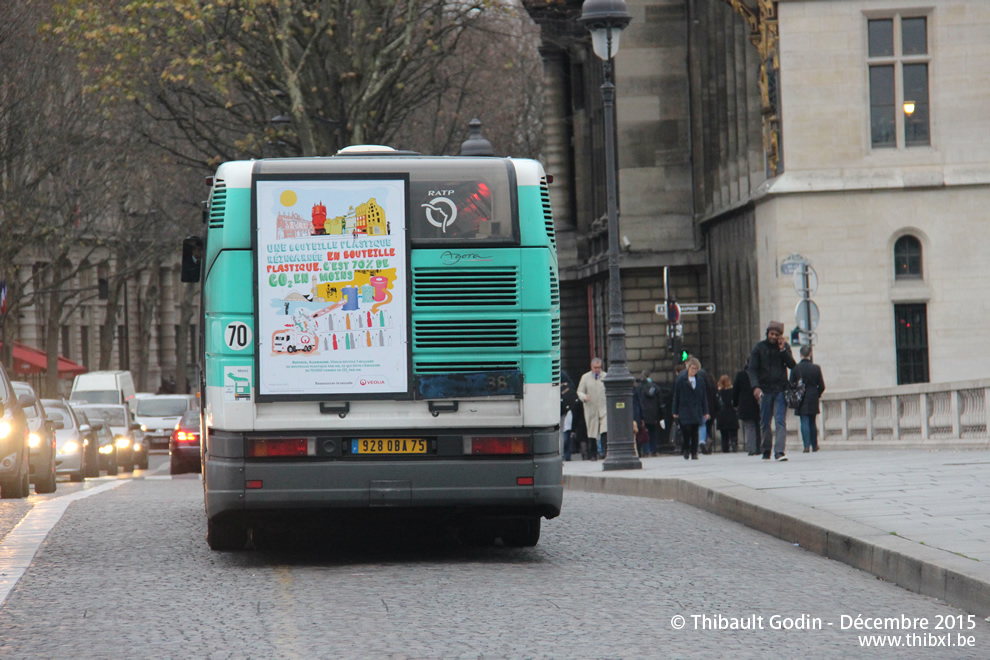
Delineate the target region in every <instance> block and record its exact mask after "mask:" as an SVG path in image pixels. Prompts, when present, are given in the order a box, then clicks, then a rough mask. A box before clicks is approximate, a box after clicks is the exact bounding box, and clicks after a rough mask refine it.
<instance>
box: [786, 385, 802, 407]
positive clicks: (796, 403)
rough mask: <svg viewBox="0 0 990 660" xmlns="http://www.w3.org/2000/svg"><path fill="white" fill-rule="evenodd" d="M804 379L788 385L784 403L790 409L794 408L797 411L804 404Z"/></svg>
mask: <svg viewBox="0 0 990 660" xmlns="http://www.w3.org/2000/svg"><path fill="white" fill-rule="evenodd" d="M804 392H805V386H804V379H803V378H798V379H797V381H796V382H790V381H788V383H787V389H786V390H784V401H785V402H786V403H787V407H788V408H793V409H794V410H797V409H798V408H800V407H801V403H802V402H804Z"/></svg>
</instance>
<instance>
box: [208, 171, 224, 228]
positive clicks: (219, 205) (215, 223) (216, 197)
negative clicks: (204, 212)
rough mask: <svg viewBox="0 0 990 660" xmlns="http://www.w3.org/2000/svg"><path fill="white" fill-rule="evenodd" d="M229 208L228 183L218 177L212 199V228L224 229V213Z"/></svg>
mask: <svg viewBox="0 0 990 660" xmlns="http://www.w3.org/2000/svg"><path fill="white" fill-rule="evenodd" d="M226 209H227V184H226V183H224V182H223V181H222V180H220V179H217V180H216V182H215V183H214V184H213V199H212V200H211V201H210V229H223V215H224V212H225V211H226Z"/></svg>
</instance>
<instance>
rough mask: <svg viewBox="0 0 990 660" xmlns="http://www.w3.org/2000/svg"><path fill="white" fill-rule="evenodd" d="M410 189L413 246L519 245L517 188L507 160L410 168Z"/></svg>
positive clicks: (437, 163) (437, 164)
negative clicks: (510, 176) (516, 211)
mask: <svg viewBox="0 0 990 660" xmlns="http://www.w3.org/2000/svg"><path fill="white" fill-rule="evenodd" d="M409 188H410V218H409V231H410V235H411V238H412V241H413V243H414V244H418V245H429V244H430V243H437V244H446V243H451V242H468V243H472V244H475V243H478V244H482V243H495V244H502V245H506V244H513V243H518V239H519V232H518V229H517V224H518V221H517V218H516V213H515V209H514V207H515V195H514V194H513V193H514V188H513V186H511V185H510V181H509V169H508V167H507V164H506V162H505V161H503V160H501V159H492V160H479V161H478V162H477V163H471V164H470V165H468V166H465V164H464V161H463V160H460V161H457V162H443V161H437V162H431V163H430V167H428V168H422V169H420V168H416V169H413V170H411V171H410V181H409Z"/></svg>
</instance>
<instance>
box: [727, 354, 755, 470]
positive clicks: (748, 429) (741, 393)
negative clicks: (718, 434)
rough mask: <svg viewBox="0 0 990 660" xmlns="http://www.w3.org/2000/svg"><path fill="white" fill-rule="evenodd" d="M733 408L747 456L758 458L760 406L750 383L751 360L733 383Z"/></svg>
mask: <svg viewBox="0 0 990 660" xmlns="http://www.w3.org/2000/svg"><path fill="white" fill-rule="evenodd" d="M732 407H733V408H735V409H736V416H737V417H738V418H739V426H740V427H742V432H743V439H744V440H745V441H746V452H747V454H748V455H749V456H758V455H759V454H760V439H759V434H758V433H757V428H758V426H759V424H760V404H759V402H758V401H757V400H756V397H755V396H753V386H752V385H751V384H750V382H749V359H747V360H746V364H744V365H743V368H742V369H740V370H739V371H738V372H737V373H736V377H735V379H734V380H733V381H732Z"/></svg>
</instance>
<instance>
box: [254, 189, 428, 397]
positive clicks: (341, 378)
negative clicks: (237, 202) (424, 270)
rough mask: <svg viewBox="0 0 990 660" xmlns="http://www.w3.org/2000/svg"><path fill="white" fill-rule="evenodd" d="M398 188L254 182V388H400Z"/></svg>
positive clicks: (401, 391)
mask: <svg viewBox="0 0 990 660" xmlns="http://www.w3.org/2000/svg"><path fill="white" fill-rule="evenodd" d="M406 188H407V182H406V181H405V180H404V179H389V178H380V179H378V178H376V179H320V180H309V179H297V180H277V181H274V180H260V181H258V182H257V183H256V195H257V200H256V201H257V232H258V236H257V238H258V241H257V245H258V254H257V262H258V269H257V277H258V282H257V291H258V299H257V306H258V326H257V327H258V334H259V336H258V343H259V346H258V365H259V372H258V395H259V397H267V396H271V397H275V398H279V397H283V396H287V397H293V396H299V397H302V398H321V397H333V398H341V397H343V396H355V397H356V398H360V397H361V396H362V395H370V394H398V395H405V394H408V392H409V353H408V350H409V348H408V338H407V328H406V319H407V306H408V296H407V290H408V263H407V250H406V240H407V239H406V224H407V223H406V216H405V214H406V195H407V190H406Z"/></svg>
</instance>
